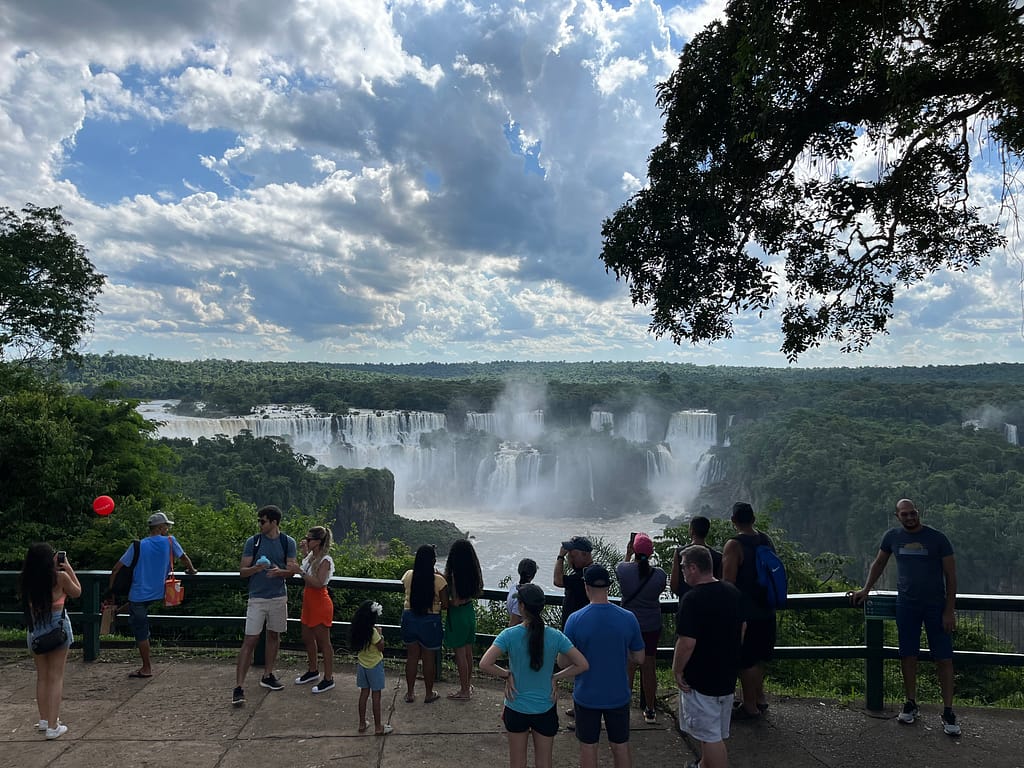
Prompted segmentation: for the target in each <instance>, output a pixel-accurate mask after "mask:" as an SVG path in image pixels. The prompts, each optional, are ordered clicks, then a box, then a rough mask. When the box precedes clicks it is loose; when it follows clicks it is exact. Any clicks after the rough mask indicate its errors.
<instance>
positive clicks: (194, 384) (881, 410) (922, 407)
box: [66, 355, 1024, 593]
mask: <svg viewBox="0 0 1024 768" xmlns="http://www.w3.org/2000/svg"><path fill="white" fill-rule="evenodd" d="M66 380H67V382H68V383H69V384H70V385H71V386H72V387H73V388H75V389H76V390H78V391H81V392H83V393H84V394H91V395H99V396H102V395H103V394H104V393H115V392H116V394H117V395H119V396H121V397H136V398H159V397H167V398H182V399H185V400H201V401H204V402H206V403H208V404H210V405H211V406H213V407H215V408H220V409H223V410H225V411H229V412H234V413H239V412H247V411H248V409H249V408H250V407H251V406H252V405H256V404H260V403H267V402H280V403H311V404H313V405H315V406H317V407H318V408H321V409H322V410H325V411H332V412H342V411H344V410H345V409H346V408H349V407H358V408H379V409H421V410H431V411H438V412H444V413H447V414H449V418H450V421H449V424H450V425H451V426H452V427H453V428H457V425H458V424H459V423H460V420H461V418H462V417H463V415H464V413H465V411H467V410H480V411H486V410H490V409H492V408H493V407H494V404H495V402H496V401H497V399H498V398H499V397H500V396H501V395H502V393H503V392H505V391H506V388H507V387H508V385H509V382H527V383H533V384H535V385H536V386H537V387H539V388H541V389H542V390H543V391H544V392H545V400H544V407H545V420H546V422H547V423H548V424H549V425H551V426H555V425H560V424H568V425H577V426H581V427H582V426H584V425H587V424H589V412H590V410H591V409H592V408H595V407H596V408H600V409H602V410H610V411H613V412H615V413H617V414H618V413H623V412H628V411H629V410H632V409H633V408H636V407H638V406H639V407H642V408H644V409H645V410H646V411H648V412H649V413H652V414H655V418H657V414H661V415H662V416H663V415H664V414H666V413H669V412H671V411H673V410H679V409H683V408H707V409H709V410H712V411H715V412H717V413H718V414H719V415H720V421H719V423H720V430H719V434H720V439H723V438H725V437H726V436H727V437H728V443H729V447H724V446H723V447H720V448H719V449H718V450H717V452H718V454H719V459H720V460H721V461H722V462H724V464H725V466H726V468H727V472H726V480H725V481H724V482H723V483H722V484H720V486H718V487H713V488H709V489H706V492H705V494H704V495H703V496H702V499H701V503H703V504H705V505H707V507H706V509H705V511H707V512H709V513H711V514H712V515H714V516H722V515H724V514H725V512H726V510H727V507H728V503H729V502H730V501H731V500H734V499H735V498H736V497H737V496H743V497H745V498H748V499H750V500H751V501H752V502H753V503H754V504H755V506H756V507H758V508H759V509H770V510H771V514H772V517H773V519H774V520H775V522H776V523H777V524H778V525H780V526H781V527H783V528H785V529H787V531H788V532H789V535H790V536H791V537H792V538H793V539H794V540H795V541H797V542H799V543H800V544H801V545H802V546H804V547H805V548H806V549H808V550H809V551H810V552H812V553H817V552H823V551H833V552H836V553H838V554H843V555H846V556H848V557H850V558H851V559H852V564H851V566H850V568H849V569H848V572H849V575H850V576H853V577H855V578H862V576H863V568H864V567H865V564H866V562H867V561H868V560H869V559H870V558H871V557H872V556H873V555H874V552H875V550H876V548H877V544H878V541H879V540H880V537H881V534H882V532H883V531H884V529H885V528H886V527H888V526H889V525H891V524H892V523H893V518H892V516H891V511H892V509H893V506H894V504H895V501H896V500H897V499H898V498H900V497H902V496H909V497H911V498H913V499H915V501H916V502H917V503H918V505H919V506H920V507H921V508H922V509H923V510H924V511H925V520H926V522H931V523H933V524H935V525H936V526H937V527H940V528H943V529H944V530H946V531H947V533H949V534H950V536H951V538H952V539H953V543H954V546H956V548H957V554H958V558H959V562H960V564H961V576H962V578H961V589H962V590H966V591H979V592H980V591H991V592H1003V593H1007V592H1013V593H1020V592H1022V591H1024V583H1022V578H1024V577H1020V576H1019V575H1017V573H1016V570H1017V569H1016V568H1015V563H1016V562H1017V560H1018V559H1019V557H1020V556H1021V555H1024V530H1022V529H1024V514H1022V512H1021V510H1022V508H1024V451H1022V450H1021V449H1020V448H1019V447H1017V446H1014V445H1011V444H1010V443H1008V442H1007V440H1006V437H1005V434H1004V427H1003V425H1004V423H1008V424H1013V425H1019V426H1021V427H1022V428H1024V395H1022V393H1024V389H1022V384H1024V365H1017V364H994V365H971V366H929V367H921V368H910V367H902V368H834V369H824V368H823V369H811V370H807V369H771V368H730V367H698V366H694V365H686V364H667V363H635V362H634V363H612V362H607V363H601V362H595V363H517V362H496V363H486V364H476V363H466V364H441V363H428V364H414V365H380V364H367V365H348V364H327V363H250V362H235V361H229V360H205V361H196V362H174V361H167V360H157V359H151V358H141V357H131V356H121V355H104V356H96V355H92V356H87V357H86V358H85V360H84V361H83V364H82V365H81V367H78V368H74V369H70V368H69V369H68V370H67V371H66ZM972 420H973V421H974V422H976V423H978V424H980V425H981V427H982V429H979V430H976V429H975V428H974V427H973V426H964V424H965V422H969V421H972ZM729 424H731V426H729V427H728V428H727V426H726V425H729ZM1022 434H1024V431H1022ZM723 442H724V441H723ZM197 490H198V489H193V492H195V491H197ZM297 492H298V493H300V495H301V489H297Z"/></svg>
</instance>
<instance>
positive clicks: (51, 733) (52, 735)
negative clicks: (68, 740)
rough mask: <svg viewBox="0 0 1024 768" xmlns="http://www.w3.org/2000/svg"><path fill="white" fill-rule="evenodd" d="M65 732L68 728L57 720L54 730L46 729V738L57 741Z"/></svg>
mask: <svg viewBox="0 0 1024 768" xmlns="http://www.w3.org/2000/svg"><path fill="white" fill-rule="evenodd" d="M67 732H68V727H67V726H66V725H64V723H62V722H60V721H59V720H58V721H57V727H56V728H47V729H46V738H47V739H50V740H53V739H59V738H60V737H61V736H63V735H64V734H65V733H67Z"/></svg>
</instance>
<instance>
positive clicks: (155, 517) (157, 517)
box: [149, 512, 174, 528]
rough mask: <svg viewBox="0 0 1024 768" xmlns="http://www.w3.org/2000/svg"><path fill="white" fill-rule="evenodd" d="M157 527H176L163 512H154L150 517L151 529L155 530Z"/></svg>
mask: <svg viewBox="0 0 1024 768" xmlns="http://www.w3.org/2000/svg"><path fill="white" fill-rule="evenodd" d="M157 525H174V521H173V520H171V519H169V518H168V517H167V515H165V514H164V513H163V512H154V513H153V514H152V515H150V516H149V527H150V528H153V527H154V526H157Z"/></svg>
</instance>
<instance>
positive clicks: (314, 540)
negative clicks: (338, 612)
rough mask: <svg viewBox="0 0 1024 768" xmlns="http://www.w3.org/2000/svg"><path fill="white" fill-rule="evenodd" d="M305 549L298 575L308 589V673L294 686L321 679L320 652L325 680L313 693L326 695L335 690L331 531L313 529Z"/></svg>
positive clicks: (305, 612)
mask: <svg viewBox="0 0 1024 768" xmlns="http://www.w3.org/2000/svg"><path fill="white" fill-rule="evenodd" d="M303 545H304V547H305V549H306V556H305V557H304V558H303V559H302V565H301V566H299V575H300V576H301V577H302V580H303V581H304V582H305V585H306V588H305V589H304V590H303V591H302V642H303V643H305V644H306V657H307V659H308V661H309V669H308V670H307V671H306V672H305V673H303V674H302V675H300V676H299V677H297V678H295V684H296V685H305V684H306V683H311V682H313V681H314V680H316V679H317V678H319V677H320V668H319V665H318V664H317V658H316V654H317V649H318V648H319V650H320V653H321V654H322V655H323V657H324V676H323V678H321V679H320V682H318V683H317V684H316V685H314V686H313V693H323V692H324V691H329V690H331V688H333V687H334V648H333V647H331V624H332V623H333V621H334V603H333V602H331V596H330V594H328V592H327V582H328V581H330V580H331V577H332V576H333V575H334V561H333V560H332V559H331V557H330V555H328V554H327V553H328V551H330V548H331V531H330V530H329V529H328V528H324V527H323V526H322V525H318V526H316V527H314V528H310V529H309V533H308V534H306V538H305V539H303Z"/></svg>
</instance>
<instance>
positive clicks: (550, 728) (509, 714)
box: [501, 705, 558, 736]
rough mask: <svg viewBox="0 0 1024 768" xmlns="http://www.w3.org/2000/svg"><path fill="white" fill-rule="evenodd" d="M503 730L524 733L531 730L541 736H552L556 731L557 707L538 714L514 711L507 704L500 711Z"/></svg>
mask: <svg viewBox="0 0 1024 768" xmlns="http://www.w3.org/2000/svg"><path fill="white" fill-rule="evenodd" d="M501 719H502V721H503V722H504V723H505V730H506V731H508V732H509V733H526V732H527V731H530V730H533V731H534V732H536V733H539V734H540V735H541V736H554V735H555V734H556V733H558V707H557V706H553V707H551V709H549V710H548V711H547V712H544V713H543V714H540V715H527V714H525V713H523V712H516V711H515V710H514V709H512V708H511V707H509V706H508V705H506V706H505V708H504V709H503V710H502V712H501Z"/></svg>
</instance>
